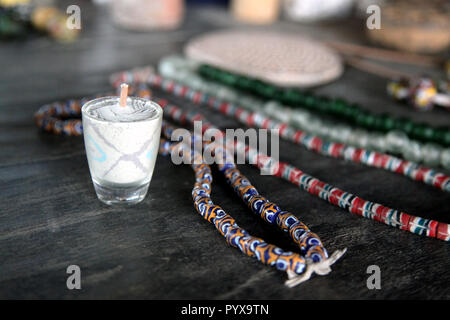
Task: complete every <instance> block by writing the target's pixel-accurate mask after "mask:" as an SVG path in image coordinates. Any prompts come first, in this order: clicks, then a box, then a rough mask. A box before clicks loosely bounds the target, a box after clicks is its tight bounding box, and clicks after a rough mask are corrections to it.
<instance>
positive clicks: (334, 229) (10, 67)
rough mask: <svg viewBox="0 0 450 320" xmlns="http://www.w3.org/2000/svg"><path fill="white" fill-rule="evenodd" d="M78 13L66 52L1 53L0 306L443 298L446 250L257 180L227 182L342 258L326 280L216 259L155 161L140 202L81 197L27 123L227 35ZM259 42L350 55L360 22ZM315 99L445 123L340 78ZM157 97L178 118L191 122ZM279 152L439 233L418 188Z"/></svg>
mask: <svg viewBox="0 0 450 320" xmlns="http://www.w3.org/2000/svg"><path fill="white" fill-rule="evenodd" d="M73 2H74V1H70V3H73ZM63 3H64V2H63ZM75 3H76V1H75ZM79 5H80V6H81V14H82V23H83V31H82V35H81V38H80V39H79V40H78V41H77V42H75V43H73V44H70V45H61V44H57V43H55V42H53V41H52V40H50V39H48V38H46V37H31V38H30V39H29V40H28V41H24V42H21V41H18V42H8V43H7V42H2V43H0V57H1V59H0V70H1V77H0V182H1V183H0V298H45V299H51V298H53V299H55V298H56V299H79V298H152V299H187V298H206V299H221V298H231V299H233V298H240V299H312V298H324V299H362V298H377V299H381V298H387V299H394V298H447V299H448V298H450V289H449V287H450V273H449V272H448V271H449V255H450V247H449V245H448V243H446V242H444V241H440V240H435V239H430V238H426V237H421V236H417V235H414V234H411V233H408V232H405V231H401V230H397V229H394V228H391V227H388V226H386V225H384V224H381V223H378V222H375V221H372V220H367V219H363V218H361V217H358V216H355V215H352V214H350V213H348V212H346V211H344V210H342V209H340V208H337V207H334V206H332V205H330V204H328V203H327V202H325V201H322V200H320V199H318V198H316V197H314V196H312V195H310V194H308V193H306V192H304V191H301V190H299V189H298V188H296V187H295V186H293V185H291V184H290V183H288V182H286V181H282V180H280V179H278V178H275V177H267V176H260V175H259V171H258V170H257V169H255V168H253V167H251V166H248V165H246V166H240V167H239V168H240V169H241V170H242V171H243V173H244V174H246V175H247V176H248V177H249V178H250V179H251V181H252V182H253V184H254V185H255V186H256V187H257V188H258V189H259V191H260V192H261V193H262V194H264V195H266V196H267V197H268V198H269V199H271V200H272V201H274V202H277V203H278V204H279V205H280V206H281V207H282V208H284V209H285V210H289V211H292V212H294V213H295V214H296V215H297V216H298V217H299V218H301V220H302V221H304V222H305V223H306V224H307V225H308V226H309V227H310V228H311V229H312V230H313V231H315V232H316V233H318V234H319V235H320V236H321V238H322V240H323V242H324V244H325V246H326V247H327V248H328V250H329V251H330V252H333V251H334V250H336V249H342V248H344V247H346V248H348V251H347V253H346V255H345V256H344V257H343V258H342V259H341V260H340V261H339V262H338V263H336V264H335V265H334V266H333V272H332V273H331V274H329V275H328V276H323V277H321V276H314V277H313V278H312V279H311V280H309V281H308V282H306V283H304V284H302V285H300V286H298V287H295V288H293V289H288V288H287V287H285V286H284V285H283V282H284V280H285V279H286V276H285V274H283V273H281V272H279V271H277V270H275V269H274V268H270V267H266V266H263V265H261V264H260V263H259V262H257V261H256V260H255V259H252V258H248V257H245V256H243V255H242V254H241V253H240V252H239V250H236V249H234V248H231V247H230V246H228V245H227V244H226V243H225V241H224V239H223V238H222V236H220V235H219V233H218V232H217V231H216V230H215V228H214V227H213V226H212V225H211V224H209V223H207V222H206V221H205V220H203V219H202V218H201V217H200V216H199V215H198V214H197V213H196V212H195V210H194V208H193V204H192V201H191V196H190V194H191V189H192V186H193V181H194V177H193V173H192V171H191V169H190V167H189V166H186V165H184V166H183V165H182V166H175V165H174V164H172V163H171V161H170V160H169V159H167V158H164V157H162V156H159V157H158V160H157V164H156V169H155V173H154V176H153V180H152V182H151V186H150V189H149V192H148V195H147V197H146V199H145V200H144V201H143V202H142V203H140V204H138V205H136V206H133V207H109V206H106V205H103V204H102V203H101V202H100V201H98V200H97V198H96V196H95V192H94V189H93V186H92V182H91V179H90V175H89V170H88V166H87V161H86V155H85V151H84V144H83V139H82V138H81V137H75V138H69V137H59V136H52V135H49V134H44V133H41V132H40V131H39V130H38V129H37V128H36V127H35V125H34V123H33V113H34V112H35V110H36V109H37V108H39V107H40V106H41V105H43V104H45V103H49V102H52V101H56V100H63V99H66V98H76V97H81V96H89V95H92V94H95V93H98V92H105V91H108V90H109V84H108V76H109V74H110V73H112V72H115V71H118V70H124V69H129V68H131V67H135V66H142V65H148V64H153V65H155V64H156V63H157V62H158V60H159V59H160V58H161V57H163V56H164V55H167V54H173V53H180V52H181V51H182V47H183V45H184V44H185V43H186V41H188V40H189V39H190V38H192V37H194V36H196V35H198V34H201V33H204V32H207V31H209V30H214V29H220V28H226V27H237V26H238V25H239V24H238V23H236V22H234V21H233V20H232V19H231V18H230V17H229V16H228V14H227V12H226V11H224V10H219V9H215V8H201V9H200V8H189V9H188V11H187V16H186V20H185V22H184V24H183V26H182V27H181V28H180V29H178V30H175V31H169V32H159V31H154V32H148V33H132V32H127V31H124V30H121V29H119V28H117V27H115V26H114V25H113V24H112V23H111V22H110V20H109V19H108V17H109V16H108V13H107V12H106V10H104V8H96V7H93V6H92V5H91V4H90V2H87V1H79ZM266 28H273V29H277V30H282V31H286V32H298V33H305V34H309V35H311V36H313V37H315V38H320V39H335V38H339V39H342V40H352V41H364V21H354V22H351V23H348V22H342V21H341V22H338V23H334V24H333V23H331V24H321V25H319V26H312V25H309V26H301V25H298V24H294V23H289V22H286V21H284V22H279V23H277V24H275V25H274V26H272V27H266ZM405 68H406V69H405ZM408 68H410V67H403V69H405V70H409V69H408ZM411 70H412V69H411ZM411 70H410V71H411ZM412 71H416V70H415V69H414V70H412ZM315 91H316V92H319V93H321V94H327V95H330V96H341V97H344V98H346V99H348V100H351V101H354V102H358V103H360V104H362V105H364V107H365V108H367V109H371V110H373V111H375V112H382V111H389V112H391V113H392V114H396V115H404V116H408V117H411V118H414V119H415V120H418V121H424V122H427V123H431V124H435V125H448V124H449V123H450V121H449V120H450V118H449V114H448V113H446V112H445V111H442V110H433V111H432V112H429V113H416V112H414V111H412V110H411V109H409V108H408V107H407V106H404V105H401V104H398V103H396V102H393V101H391V100H390V99H389V98H388V97H387V95H386V94H385V80H384V79H382V78H379V77H376V76H373V75H369V74H366V73H364V72H361V71H358V70H356V69H352V68H347V70H346V71H345V73H344V75H343V76H342V78H341V79H339V80H338V81H336V82H334V83H331V84H329V85H326V86H322V87H320V88H318V89H316V90H315ZM155 93H156V94H158V95H160V96H164V95H163V94H162V93H160V92H158V91H156V92H155ZM166 97H167V96H166ZM167 98H170V101H171V102H173V103H175V104H177V105H180V106H182V107H183V108H185V109H191V108H196V107H195V106H194V105H192V104H190V103H188V102H186V101H185V100H180V99H174V98H172V97H167ZM200 111H201V112H203V113H204V114H205V115H206V116H207V117H208V118H209V119H210V120H211V121H212V122H213V123H215V124H216V125H218V126H220V127H221V128H236V127H238V126H239V124H238V123H237V122H235V121H234V120H232V119H229V118H225V117H223V116H221V115H218V114H214V113H213V112H210V111H209V110H206V109H205V108H202V109H200ZM280 152H281V160H283V161H289V162H291V163H293V164H294V165H296V166H297V167H299V168H301V169H302V170H304V171H305V172H307V173H309V174H311V175H313V176H315V177H318V178H319V179H321V180H324V181H326V182H328V183H330V184H333V185H335V186H338V187H340V188H342V189H344V190H346V191H349V192H352V193H354V194H357V195H359V196H361V197H362V198H364V199H368V200H371V201H375V202H378V203H381V204H384V205H387V206H390V207H393V208H397V209H400V210H402V211H405V212H408V213H411V214H415V215H419V216H422V217H425V218H432V219H437V220H440V221H444V222H447V223H448V222H450V218H449V213H450V210H449V200H450V198H449V195H448V194H445V193H443V192H441V191H439V190H436V189H434V188H432V187H430V186H426V185H424V184H421V183H418V182H414V181H412V180H409V179H408V178H405V177H403V176H400V175H396V174H393V173H389V172H386V171H383V170H379V169H375V168H369V167H366V166H363V165H359V164H353V163H349V162H346V161H344V160H338V159H331V158H327V157H324V156H320V155H318V154H315V153H313V152H309V151H307V150H305V149H304V148H302V147H299V146H296V145H294V144H291V143H288V142H285V141H281V143H280ZM214 178H215V181H214V184H213V192H212V198H213V200H214V201H215V202H216V203H217V204H219V205H221V206H223V207H224V208H225V209H226V210H227V211H228V212H229V213H230V214H231V215H232V216H233V217H234V218H235V219H236V220H237V222H238V223H239V225H241V226H242V227H244V228H245V229H247V230H248V231H249V232H250V233H251V234H254V235H256V236H260V237H263V238H264V239H266V240H268V241H269V242H272V243H274V244H277V245H279V246H281V247H283V248H287V249H292V250H295V248H294V247H293V245H292V244H291V243H290V242H289V239H288V237H287V236H286V235H285V234H282V233H281V232H279V231H278V230H275V229H273V228H272V227H271V226H269V225H267V224H265V223H264V222H263V221H262V220H260V219H259V218H257V217H255V216H253V215H252V213H250V212H249V211H248V210H247V208H246V206H245V205H244V204H243V203H242V202H241V201H240V200H239V199H238V198H237V196H235V195H234V193H233V192H232V190H231V189H230V188H229V187H228V186H227V185H226V183H225V181H224V180H223V178H221V176H220V175H219V174H217V171H214ZM69 265H78V266H80V268H81V284H82V289H81V290H68V289H67V288H66V279H67V277H68V274H66V268H67V267H68V266H69ZM370 265H378V266H379V267H380V270H381V289H380V290H369V289H368V288H367V286H366V281H367V278H368V277H369V274H367V273H366V271H367V268H368V266H370Z"/></svg>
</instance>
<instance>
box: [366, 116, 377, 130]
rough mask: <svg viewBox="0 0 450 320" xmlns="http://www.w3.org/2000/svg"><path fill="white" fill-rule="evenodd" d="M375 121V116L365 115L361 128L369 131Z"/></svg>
mask: <svg viewBox="0 0 450 320" xmlns="http://www.w3.org/2000/svg"><path fill="white" fill-rule="evenodd" d="M375 119H376V116H374V115H373V114H370V113H369V114H367V115H366V117H365V118H364V122H363V127H364V128H367V129H370V128H373V126H374V124H375Z"/></svg>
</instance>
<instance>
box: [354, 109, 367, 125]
mask: <svg viewBox="0 0 450 320" xmlns="http://www.w3.org/2000/svg"><path fill="white" fill-rule="evenodd" d="M368 116H369V114H368V113H367V112H364V111H362V112H359V113H358V115H357V116H356V118H355V123H356V125H358V126H360V127H363V126H364V124H365V123H366V118H367V117H368Z"/></svg>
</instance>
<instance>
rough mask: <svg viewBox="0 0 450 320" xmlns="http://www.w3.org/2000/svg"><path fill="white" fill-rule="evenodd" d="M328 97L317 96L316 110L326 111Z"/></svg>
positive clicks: (328, 105) (328, 101) (328, 102)
mask: <svg viewBox="0 0 450 320" xmlns="http://www.w3.org/2000/svg"><path fill="white" fill-rule="evenodd" d="M330 105H331V103H330V99H328V98H326V97H317V101H316V110H317V111H318V112H322V113H327V111H328V110H329V108H330Z"/></svg>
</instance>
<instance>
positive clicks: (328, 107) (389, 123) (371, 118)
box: [198, 65, 450, 146]
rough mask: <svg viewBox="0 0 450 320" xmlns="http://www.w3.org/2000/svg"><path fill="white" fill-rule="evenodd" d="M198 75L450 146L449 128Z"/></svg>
mask: <svg viewBox="0 0 450 320" xmlns="http://www.w3.org/2000/svg"><path fill="white" fill-rule="evenodd" d="M198 72H199V74H200V75H202V76H203V77H205V78H206V79H209V80H214V81H218V82H220V83H223V84H225V85H227V86H230V87H235V88H238V89H241V90H244V91H247V92H251V93H252V94H255V95H257V96H260V97H263V98H265V99H270V100H275V101H279V102H281V103H283V104H286V105H289V106H292V107H302V108H306V109H310V110H314V111H316V112H321V113H324V114H330V115H333V116H337V117H339V118H341V119H343V120H346V121H348V122H350V123H353V124H355V125H357V126H360V127H363V128H366V129H369V130H375V131H383V132H387V131H390V130H394V129H396V130H400V131H403V132H404V133H406V134H407V135H408V136H409V137H411V138H413V139H417V140H420V141H426V142H435V143H439V144H441V145H443V146H450V130H449V129H448V128H441V129H437V128H433V127H431V126H429V125H427V124H424V123H414V122H412V121H410V120H407V119H401V118H393V117H391V116H390V115H388V114H384V115H376V114H372V113H371V112H369V111H367V110H363V109H362V108H361V107H359V106H358V105H356V104H350V103H348V102H347V101H344V100H342V99H329V98H326V97H322V96H318V95H314V94H312V93H307V92H301V91H299V90H296V89H291V88H289V89H286V88H278V87H275V86H273V85H271V84H268V83H264V82H262V81H259V80H256V79H252V78H247V77H245V76H242V75H237V74H233V73H230V72H227V71H224V70H221V69H217V68H215V67H212V66H207V65H201V66H200V67H199V68H198Z"/></svg>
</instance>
